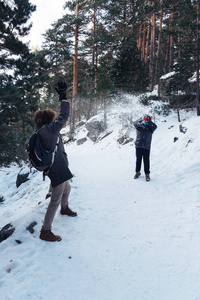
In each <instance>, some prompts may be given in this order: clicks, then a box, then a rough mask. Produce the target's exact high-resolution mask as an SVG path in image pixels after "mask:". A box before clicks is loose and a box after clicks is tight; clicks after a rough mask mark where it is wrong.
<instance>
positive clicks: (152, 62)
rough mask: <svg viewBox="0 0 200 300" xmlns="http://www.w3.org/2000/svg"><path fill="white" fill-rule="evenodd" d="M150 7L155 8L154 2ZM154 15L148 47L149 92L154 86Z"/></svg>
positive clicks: (154, 16) (153, 16) (154, 15)
mask: <svg viewBox="0 0 200 300" xmlns="http://www.w3.org/2000/svg"><path fill="white" fill-rule="evenodd" d="M152 6H153V7H155V1H152ZM155 32H156V14H155V11H154V12H153V15H152V19H151V45H150V62H149V76H150V85H149V89H150V91H152V90H153V86H154V69H155V66H154V63H155V61H154V60H155V36H156V33H155Z"/></svg>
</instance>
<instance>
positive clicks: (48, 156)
mask: <svg viewBox="0 0 200 300" xmlns="http://www.w3.org/2000/svg"><path fill="white" fill-rule="evenodd" d="M38 132H39V130H38V131H36V132H34V133H33V134H32V136H31V137H30V139H29V140H28V142H27V143H26V149H27V151H28V152H29V161H30V163H31V165H32V166H33V167H34V168H36V169H37V170H38V171H42V172H45V173H46V174H47V172H48V170H49V169H50V167H51V166H52V165H53V162H54V156H55V153H56V151H57V148H58V142H59V137H58V139H57V143H56V146H55V149H54V151H53V152H49V151H48V150H46V149H44V148H43V147H42V144H41V142H40V139H39V135H38Z"/></svg>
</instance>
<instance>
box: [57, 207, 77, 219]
mask: <svg viewBox="0 0 200 300" xmlns="http://www.w3.org/2000/svg"><path fill="white" fill-rule="evenodd" d="M60 213H61V215H67V216H70V217H76V216H77V213H76V212H74V211H72V210H71V209H70V208H69V207H68V206H67V207H65V208H61V210H60Z"/></svg>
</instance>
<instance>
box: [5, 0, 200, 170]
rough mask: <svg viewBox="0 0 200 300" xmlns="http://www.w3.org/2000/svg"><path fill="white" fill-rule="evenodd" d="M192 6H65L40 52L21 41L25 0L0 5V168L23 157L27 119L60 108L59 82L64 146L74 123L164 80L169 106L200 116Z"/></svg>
mask: <svg viewBox="0 0 200 300" xmlns="http://www.w3.org/2000/svg"><path fill="white" fill-rule="evenodd" d="M199 6H200V4H199V0H194V1H193V0H152V1H147V0H86V1H83V0H82V1H81V0H72V1H66V3H65V6H64V8H63V16H62V18H60V19H58V20H57V21H56V22H54V23H53V24H52V25H51V27H50V28H49V29H48V30H47V31H46V33H45V35H44V43H43V45H42V47H41V49H34V50H33V49H30V47H29V44H28V43H24V42H23V38H24V37H25V36H28V34H29V31H30V28H31V26H32V24H31V22H30V17H31V15H32V14H34V12H35V11H36V9H37V7H36V6H35V5H33V4H31V0H23V1H22V0H3V1H0V83H1V84H0V165H3V164H9V163H10V162H13V161H15V162H19V161H20V160H21V159H23V158H24V155H25V149H24V143H25V141H26V139H27V137H29V136H30V134H31V133H32V132H33V131H34V124H33V116H34V113H35V111H37V110H38V109H44V108H46V107H50V108H53V109H54V110H56V111H58V110H59V101H58V97H57V95H56V92H55V85H56V83H57V82H58V80H62V81H65V82H66V83H67V86H68V100H69V101H70V102H71V116H70V121H69V122H70V132H69V140H73V134H74V132H75V128H76V126H77V125H76V124H78V122H80V121H82V120H83V121H85V120H88V119H89V118H91V117H92V116H93V115H95V114H96V113H97V112H98V111H99V110H100V109H104V110H105V108H106V106H107V105H108V103H109V101H110V99H112V97H113V96H114V95H116V94H118V93H130V94H136V93H137V94H142V93H145V92H147V91H152V90H153V88H154V86H156V85H158V86H159V85H160V82H161V78H162V76H163V75H166V74H171V75H170V80H168V82H167V85H166V88H165V97H163V95H161V94H160V93H158V96H157V99H159V100H162V101H165V102H166V101H167V103H168V105H169V107H171V108H176V109H179V108H192V109H195V110H196V112H197V115H198V116H199V115H200V95H199V68H200V65H199V64H200V62H199V59H200V7H199Z"/></svg>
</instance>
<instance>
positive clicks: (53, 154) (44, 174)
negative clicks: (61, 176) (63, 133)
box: [43, 135, 60, 180]
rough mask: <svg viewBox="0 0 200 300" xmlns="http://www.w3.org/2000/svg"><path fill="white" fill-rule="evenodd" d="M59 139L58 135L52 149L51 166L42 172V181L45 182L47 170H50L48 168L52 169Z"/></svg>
mask: <svg viewBox="0 0 200 300" xmlns="http://www.w3.org/2000/svg"><path fill="white" fill-rule="evenodd" d="M59 139H60V137H59V135H58V138H57V142H56V146H55V149H54V151H53V153H52V161H51V165H50V166H49V168H48V169H47V170H45V171H44V172H43V180H45V176H46V175H48V173H49V170H50V168H51V167H52V165H53V163H54V158H55V154H56V152H57V149H58V144H59Z"/></svg>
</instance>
